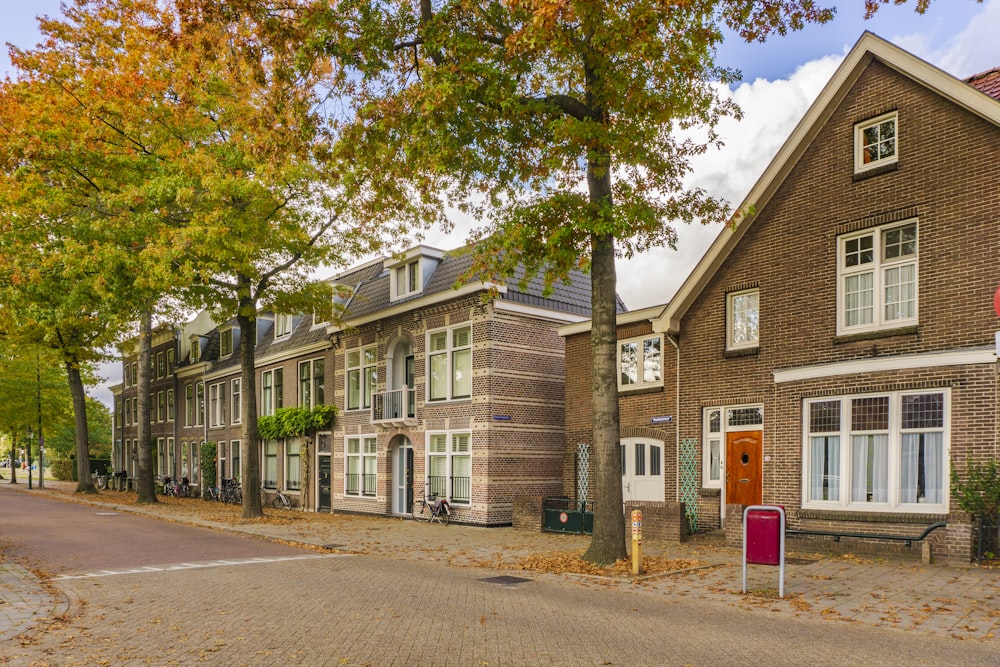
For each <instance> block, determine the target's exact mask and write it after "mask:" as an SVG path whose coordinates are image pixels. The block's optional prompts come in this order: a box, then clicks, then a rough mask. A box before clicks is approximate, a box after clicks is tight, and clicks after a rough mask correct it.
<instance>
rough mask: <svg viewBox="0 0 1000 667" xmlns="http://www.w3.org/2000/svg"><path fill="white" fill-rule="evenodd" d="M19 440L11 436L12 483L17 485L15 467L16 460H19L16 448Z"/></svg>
mask: <svg viewBox="0 0 1000 667" xmlns="http://www.w3.org/2000/svg"><path fill="white" fill-rule="evenodd" d="M16 442H17V440H15V438H14V434H13V433H11V435H10V483H11V484H17V468H16V467H15V466H14V460H15V459H16V458H17V455H16V454H15V452H16V451H17V446H16Z"/></svg>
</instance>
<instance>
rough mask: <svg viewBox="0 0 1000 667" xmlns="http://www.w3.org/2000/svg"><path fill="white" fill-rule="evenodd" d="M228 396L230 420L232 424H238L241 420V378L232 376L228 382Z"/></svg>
mask: <svg viewBox="0 0 1000 667" xmlns="http://www.w3.org/2000/svg"><path fill="white" fill-rule="evenodd" d="M229 386H230V398H231V405H230V409H229V413H230V416H231V421H232V423H233V424H240V423H242V422H243V404H242V402H241V401H242V400H243V396H242V393H243V379H242V378H233V379H232V381H231V382H230V385H229Z"/></svg>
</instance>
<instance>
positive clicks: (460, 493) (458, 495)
mask: <svg viewBox="0 0 1000 667" xmlns="http://www.w3.org/2000/svg"><path fill="white" fill-rule="evenodd" d="M449 486H450V487H451V492H450V493H449V492H448V487H449ZM427 489H428V492H429V493H432V494H437V496H438V498H449V499H450V500H451V502H453V503H463V504H464V503H468V502H470V501H471V500H472V497H471V495H470V491H471V489H472V478H470V477H450V478H449V477H444V476H431V477H428V478H427Z"/></svg>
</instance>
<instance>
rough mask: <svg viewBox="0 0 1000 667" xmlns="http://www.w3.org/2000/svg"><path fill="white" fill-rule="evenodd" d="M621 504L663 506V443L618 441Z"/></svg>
mask: <svg viewBox="0 0 1000 667" xmlns="http://www.w3.org/2000/svg"><path fill="white" fill-rule="evenodd" d="M620 449H621V457H622V500H624V501H626V502H628V501H630V500H637V501H638V500H645V501H654V502H663V499H664V494H665V489H664V486H663V441H662V440H651V439H649V438H622V440H621V445H620Z"/></svg>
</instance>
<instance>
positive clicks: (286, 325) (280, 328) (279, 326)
mask: <svg viewBox="0 0 1000 667" xmlns="http://www.w3.org/2000/svg"><path fill="white" fill-rule="evenodd" d="M291 335H292V316H291V315H283V314H279V315H275V316H274V337H275V338H284V337H285V336H291Z"/></svg>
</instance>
